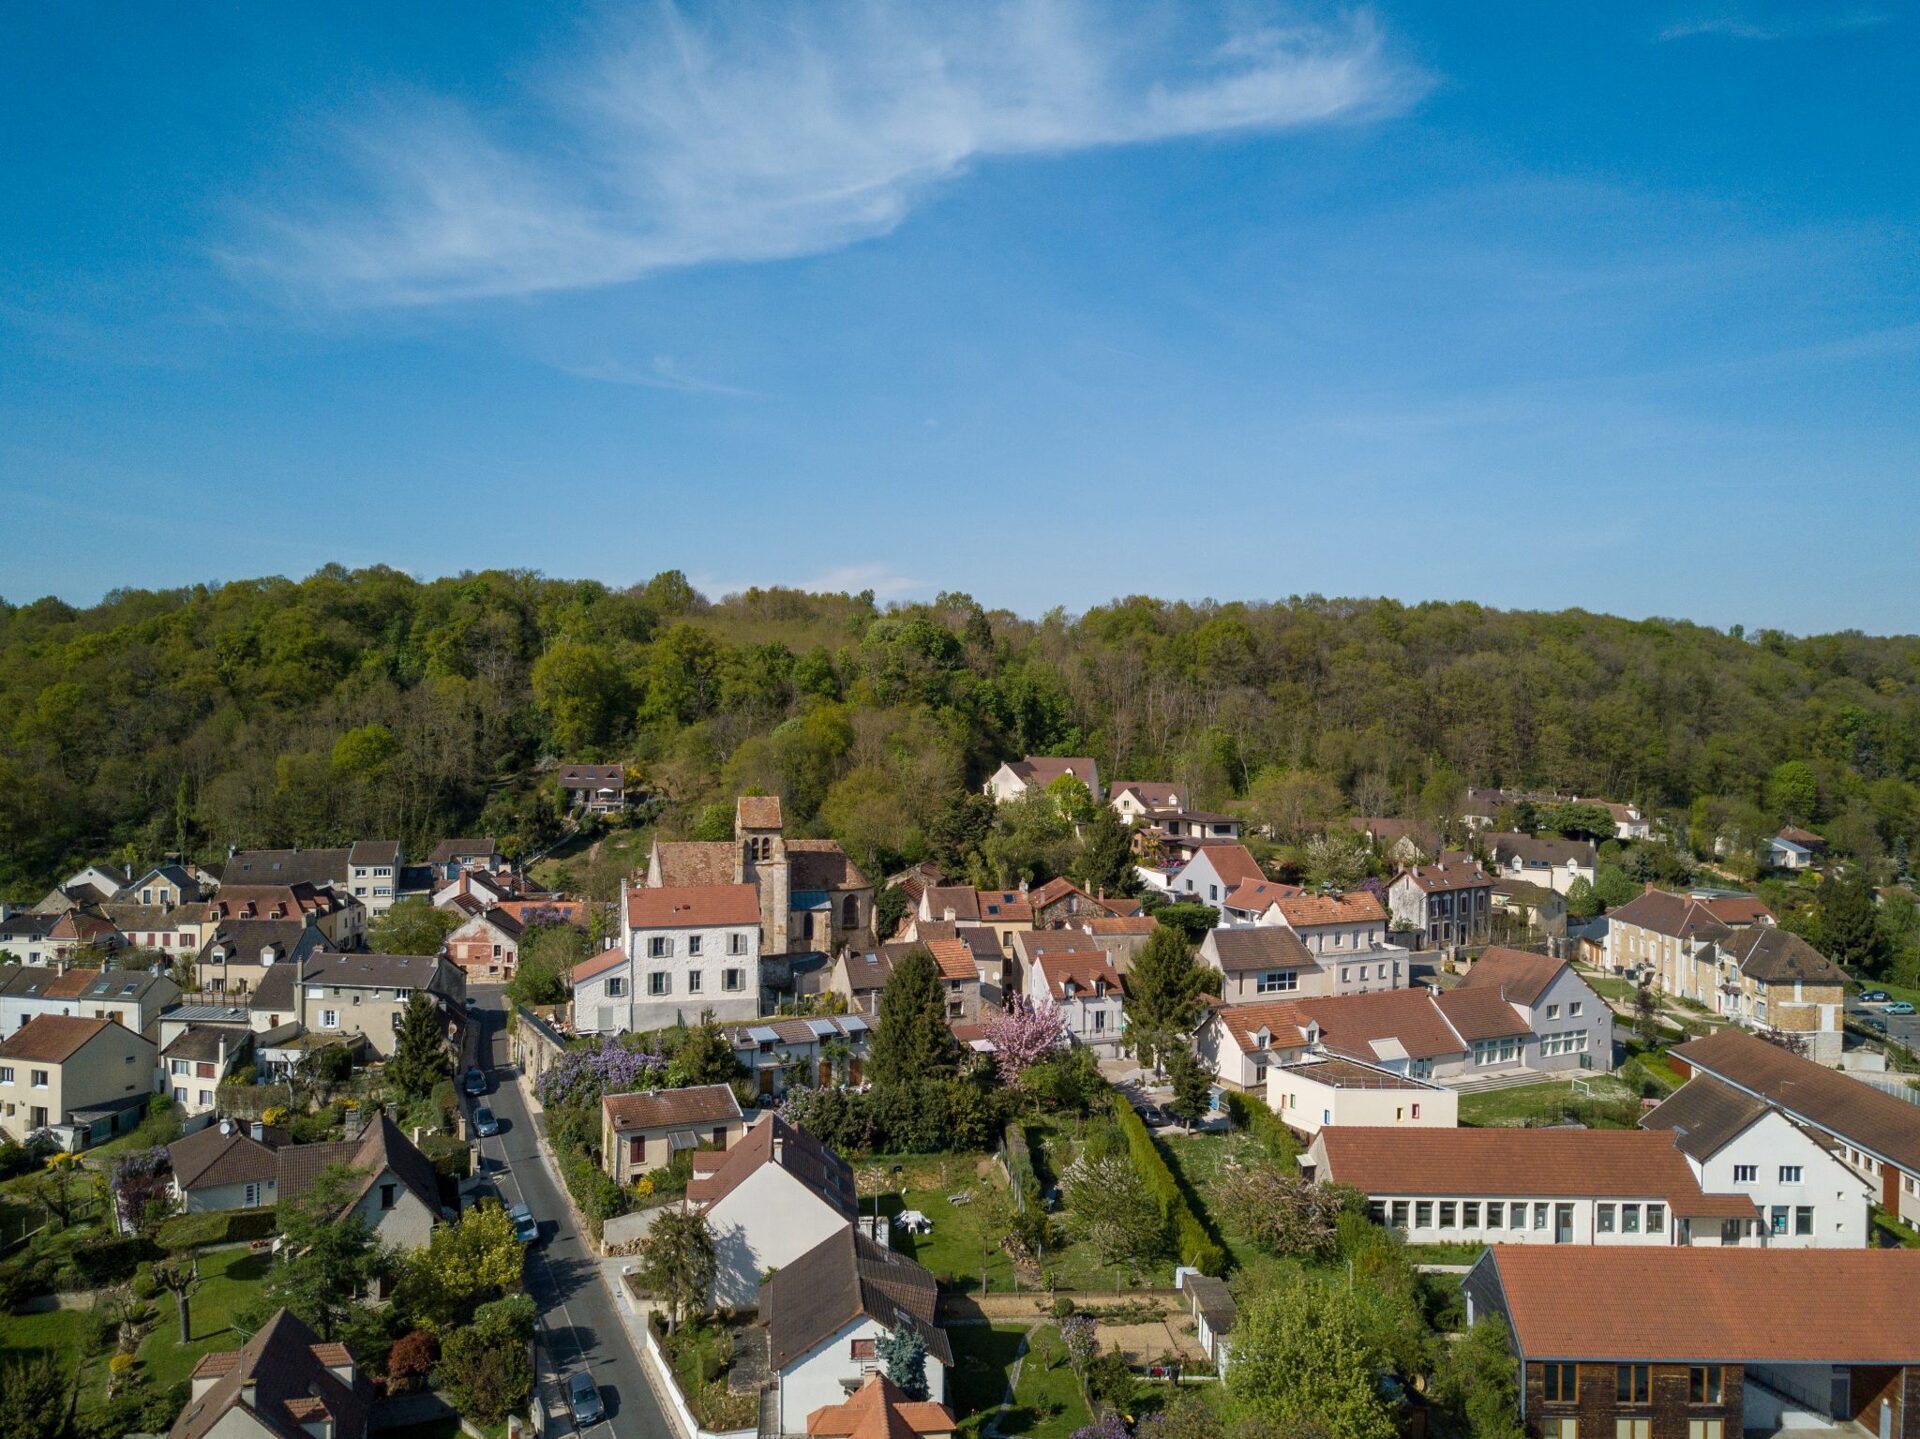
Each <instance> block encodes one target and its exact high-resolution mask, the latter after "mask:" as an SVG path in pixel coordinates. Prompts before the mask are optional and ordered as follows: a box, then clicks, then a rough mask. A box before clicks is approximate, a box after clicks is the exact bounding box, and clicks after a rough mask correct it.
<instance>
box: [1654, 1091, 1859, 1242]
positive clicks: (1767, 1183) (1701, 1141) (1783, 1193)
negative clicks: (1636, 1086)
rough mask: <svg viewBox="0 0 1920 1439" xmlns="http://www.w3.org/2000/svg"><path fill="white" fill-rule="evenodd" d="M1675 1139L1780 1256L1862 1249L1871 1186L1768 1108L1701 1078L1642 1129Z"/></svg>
mask: <svg viewBox="0 0 1920 1439" xmlns="http://www.w3.org/2000/svg"><path fill="white" fill-rule="evenodd" d="M1640 1126H1641V1128H1643V1129H1655V1130H1661V1131H1665V1132H1667V1133H1671V1134H1672V1135H1673V1137H1674V1143H1675V1145H1677V1146H1678V1147H1679V1150H1680V1152H1681V1153H1682V1154H1684V1155H1685V1156H1686V1158H1687V1162H1688V1163H1689V1164H1690V1165H1692V1166H1693V1172H1694V1174H1695V1176H1696V1177H1697V1178H1698V1179H1699V1181H1700V1187H1701V1188H1702V1189H1708V1190H1713V1191H1716V1192H1721V1193H1730V1194H1743V1195H1746V1196H1747V1197H1748V1198H1750V1199H1751V1200H1753V1202H1754V1204H1755V1205H1756V1206H1757V1207H1758V1208H1759V1210H1760V1215H1761V1219H1762V1223H1763V1227H1764V1229H1765V1232H1766V1236H1767V1244H1768V1246H1769V1247H1771V1248H1776V1249H1861V1248H1864V1247H1865V1246H1866V1244H1867V1242H1868V1235H1869V1234H1870V1233H1871V1228H1870V1215H1869V1212H1868V1211H1869V1208H1870V1206H1871V1204H1872V1201H1873V1200H1874V1198H1875V1197H1876V1195H1875V1191H1874V1186H1873V1183H1872V1181H1871V1180H1869V1179H1868V1178H1866V1177H1865V1176H1864V1175H1861V1174H1859V1173H1857V1172H1856V1171H1854V1170H1853V1169H1851V1168H1849V1167H1848V1166H1847V1165H1846V1164H1844V1163H1842V1162H1841V1161H1840V1160H1839V1159H1838V1158H1836V1157H1835V1155H1834V1153H1833V1150H1832V1149H1831V1148H1830V1147H1829V1146H1830V1144H1831V1143H1832V1141H1830V1140H1829V1141H1827V1143H1822V1142H1821V1141H1820V1140H1819V1139H1818V1138H1816V1137H1815V1136H1814V1134H1813V1132H1812V1131H1811V1130H1808V1129H1805V1128H1802V1127H1801V1126H1800V1125H1798V1124H1795V1123H1794V1122H1793V1121H1792V1120H1791V1119H1788V1118H1787V1117H1786V1115H1784V1114H1782V1113H1781V1112H1780V1111H1779V1110H1777V1109H1775V1108H1773V1107H1772V1106H1771V1105H1769V1104H1768V1103H1767V1102H1766V1101H1765V1100H1763V1099H1760V1098H1757V1097H1756V1096H1754V1095H1751V1094H1745V1093H1742V1092H1741V1091H1740V1090H1738V1089H1735V1088H1734V1087H1733V1086H1732V1085H1729V1084H1722V1083H1721V1082H1720V1081H1719V1080H1717V1079H1715V1078H1713V1077H1712V1076H1711V1075H1705V1074H1702V1075H1696V1076H1695V1077H1694V1078H1693V1079H1691V1080H1689V1081H1688V1082H1687V1083H1686V1084H1685V1085H1683V1086H1682V1087H1681V1088H1680V1090H1679V1091H1678V1092H1677V1093H1675V1094H1674V1095H1673V1096H1672V1097H1671V1098H1669V1099H1668V1100H1666V1101H1665V1102H1664V1103H1663V1104H1661V1105H1660V1107H1659V1108H1658V1109H1655V1110H1654V1111H1653V1112H1652V1113H1650V1114H1648V1115H1647V1116H1646V1117H1645V1118H1644V1119H1642V1120H1641V1121H1640Z"/></svg>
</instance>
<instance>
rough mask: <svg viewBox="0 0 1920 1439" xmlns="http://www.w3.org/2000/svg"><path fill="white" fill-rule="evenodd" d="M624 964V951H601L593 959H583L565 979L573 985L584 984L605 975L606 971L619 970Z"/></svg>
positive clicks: (625, 954)
mask: <svg viewBox="0 0 1920 1439" xmlns="http://www.w3.org/2000/svg"><path fill="white" fill-rule="evenodd" d="M626 962H627V952H626V951H625V950H624V949H618V948H616V949H603V950H601V951H600V953H598V954H596V955H594V956H593V958H591V959H583V960H581V961H580V963H578V964H576V965H575V966H574V967H573V969H572V971H571V972H570V973H569V974H568V975H567V978H568V979H569V980H570V981H572V982H573V983H574V984H585V983H586V982H587V981H588V980H590V979H593V978H594V977H595V976H597V975H602V974H605V973H606V972H607V971H608V970H612V969H618V968H620V966H621V965H623V964H625V963H626Z"/></svg>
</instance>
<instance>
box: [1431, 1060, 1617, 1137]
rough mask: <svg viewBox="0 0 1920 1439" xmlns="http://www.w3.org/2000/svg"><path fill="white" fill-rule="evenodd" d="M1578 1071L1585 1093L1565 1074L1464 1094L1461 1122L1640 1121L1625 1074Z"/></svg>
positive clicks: (1612, 1124) (1595, 1125) (1607, 1124)
mask: <svg viewBox="0 0 1920 1439" xmlns="http://www.w3.org/2000/svg"><path fill="white" fill-rule="evenodd" d="M1577 1077H1578V1078H1579V1079H1580V1080H1581V1081H1583V1082H1584V1083H1585V1084H1586V1085H1588V1086H1589V1087H1590V1088H1591V1089H1592V1091H1593V1092H1592V1094H1591V1095H1590V1096H1589V1095H1586V1094H1582V1093H1580V1092H1579V1091H1578V1090H1576V1089H1575V1088H1574V1087H1573V1084H1572V1083H1571V1082H1570V1081H1569V1080H1565V1079H1549V1080H1543V1081H1541V1082H1540V1083H1539V1084H1524V1085H1520V1086H1517V1087H1516V1088H1513V1089H1489V1090H1483V1091H1482V1092H1480V1093H1478V1094H1463V1095H1461V1096H1460V1122H1461V1123H1462V1124H1463V1125H1469V1126H1472V1127H1475V1128H1523V1127H1528V1126H1532V1127H1540V1126H1545V1125H1554V1124H1566V1123H1579V1124H1584V1125H1587V1126H1588V1127H1589V1128H1592V1129H1631V1128H1633V1127H1634V1125H1635V1124H1637V1123H1638V1122H1639V1119H1640V1099H1639V1096H1638V1095H1637V1094H1636V1093H1635V1092H1634V1090H1633V1088H1632V1086H1631V1085H1629V1084H1628V1083H1627V1082H1626V1081H1625V1080H1622V1079H1620V1078H1618V1077H1616V1076H1614V1075H1610V1074H1597V1073H1595V1074H1580V1075H1578V1076H1577Z"/></svg>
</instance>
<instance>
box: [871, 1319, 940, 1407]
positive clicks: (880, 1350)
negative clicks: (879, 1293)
mask: <svg viewBox="0 0 1920 1439" xmlns="http://www.w3.org/2000/svg"><path fill="white" fill-rule="evenodd" d="M873 1352H874V1353H875V1354H876V1355H878V1356H879V1359H880V1362H881V1363H883V1364H885V1365H886V1366H887V1378H889V1379H891V1380H892V1381H893V1383H894V1386H895V1387H896V1388H898V1389H899V1391H900V1392H901V1393H902V1394H904V1395H906V1397H907V1398H909V1399H912V1400H915V1401H916V1402H918V1401H921V1400H924V1399H925V1398H926V1397H927V1341H926V1340H924V1339H922V1338H921V1337H920V1331H919V1330H918V1329H916V1328H915V1327H914V1326H913V1325H911V1324H901V1325H900V1326H899V1327H898V1328H896V1329H894V1330H893V1331H892V1332H891V1333H887V1334H882V1335H881V1336H880V1337H879V1338H878V1339H877V1340H875V1341H874V1345H873Z"/></svg>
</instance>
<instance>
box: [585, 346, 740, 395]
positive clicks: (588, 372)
mask: <svg viewBox="0 0 1920 1439" xmlns="http://www.w3.org/2000/svg"><path fill="white" fill-rule="evenodd" d="M553 368H554V369H556V370H559V371H560V372H561V373H562V374H565V375H572V376H573V377H574V378H576V379H580V380H594V381H597V382H599V383H601V384H605V385H633V386H636V387H638V388H640V389H646V390H678V391H680V392H681V393H682V394H689V395H728V396H732V397H734V398H738V399H759V398H761V395H760V392H759V391H758V390H749V389H745V388H743V387H741V386H739V385H727V384H722V383H720V382H719V381H717V380H703V379H700V378H699V377H698V376H695V375H689V374H687V373H686V372H685V371H684V370H682V369H681V367H680V364H679V362H678V361H676V360H675V359H674V358H673V356H671V355H655V356H654V357H653V359H652V360H651V361H650V362H649V363H648V364H647V365H646V366H645V367H641V366H639V365H629V364H627V363H625V362H624V361H621V360H600V361H596V362H593V363H591V364H557V365H555V366H553Z"/></svg>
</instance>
